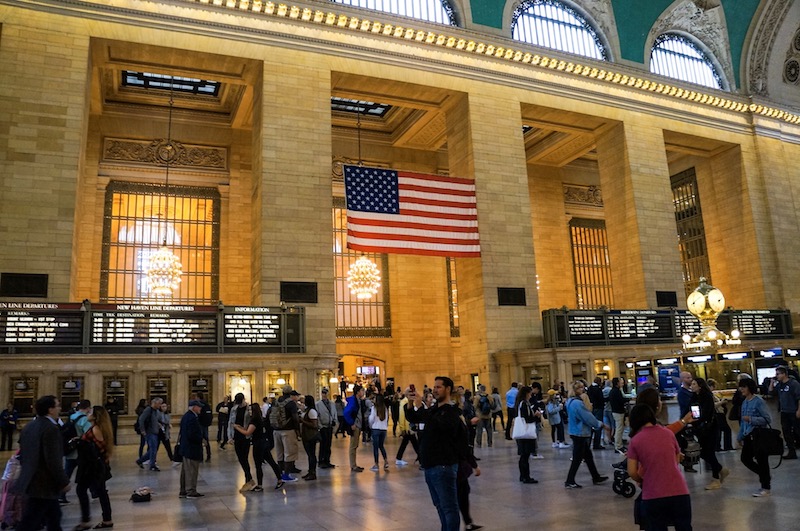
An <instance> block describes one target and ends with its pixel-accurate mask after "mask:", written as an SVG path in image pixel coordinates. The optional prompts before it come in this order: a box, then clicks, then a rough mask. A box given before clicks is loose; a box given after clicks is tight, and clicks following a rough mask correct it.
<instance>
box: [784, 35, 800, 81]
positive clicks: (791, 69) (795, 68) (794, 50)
mask: <svg viewBox="0 0 800 531" xmlns="http://www.w3.org/2000/svg"><path fill="white" fill-rule="evenodd" d="M783 81H785V82H786V83H790V84H792V85H798V84H800V28H798V29H797V31H796V32H795V34H794V37H793V38H792V44H791V45H790V46H789V50H788V51H787V52H786V61H785V62H784V63H783Z"/></svg>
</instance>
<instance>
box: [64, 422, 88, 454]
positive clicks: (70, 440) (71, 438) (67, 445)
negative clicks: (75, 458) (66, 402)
mask: <svg viewBox="0 0 800 531" xmlns="http://www.w3.org/2000/svg"><path fill="white" fill-rule="evenodd" d="M85 416H86V415H84V414H83V413H81V414H80V415H78V416H77V417H75V420H73V419H67V421H66V422H65V423H64V425H63V426H61V440H62V442H63V443H64V455H67V454H70V453H72V452H73V451H75V450H76V449H77V448H78V444H77V441H76V439H78V427H77V426H76V422H77V421H78V420H80V419H82V418H83V417H85Z"/></svg>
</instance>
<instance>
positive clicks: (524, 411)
mask: <svg viewBox="0 0 800 531" xmlns="http://www.w3.org/2000/svg"><path fill="white" fill-rule="evenodd" d="M532 394H533V389H531V388H530V387H528V386H525V387H523V388H522V389H520V391H519V393H517V402H516V403H515V404H514V410H515V411H516V412H517V418H516V419H514V427H513V429H512V430H511V438H512V439H514V440H515V441H517V454H519V480H520V481H521V482H522V483H539V482H538V481H536V480H535V479H533V478H532V477H531V463H530V457H531V454H532V453H533V451H534V449H535V448H536V446H535V443H536V418H537V417H538V416H540V413H539V412H538V411H536V412H533V411H531V405H530V399H531V395H532Z"/></svg>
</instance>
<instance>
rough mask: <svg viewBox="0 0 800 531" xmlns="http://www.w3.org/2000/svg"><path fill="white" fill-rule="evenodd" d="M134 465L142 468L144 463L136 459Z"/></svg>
mask: <svg viewBox="0 0 800 531" xmlns="http://www.w3.org/2000/svg"><path fill="white" fill-rule="evenodd" d="M136 466H138V467H139V468H141V469H142V470H144V465H143V464H142V463H141V462H140V461H136Z"/></svg>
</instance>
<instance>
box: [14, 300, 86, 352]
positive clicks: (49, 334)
mask: <svg viewBox="0 0 800 531" xmlns="http://www.w3.org/2000/svg"><path fill="white" fill-rule="evenodd" d="M83 314H84V312H82V311H81V305H80V304H79V303H61V304H56V303H33V302H0V338H2V340H1V341H2V344H4V345H53V346H57V345H80V344H81V340H82V336H83Z"/></svg>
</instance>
